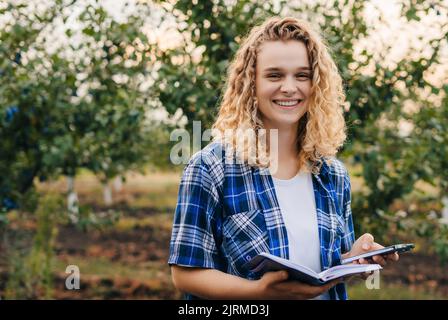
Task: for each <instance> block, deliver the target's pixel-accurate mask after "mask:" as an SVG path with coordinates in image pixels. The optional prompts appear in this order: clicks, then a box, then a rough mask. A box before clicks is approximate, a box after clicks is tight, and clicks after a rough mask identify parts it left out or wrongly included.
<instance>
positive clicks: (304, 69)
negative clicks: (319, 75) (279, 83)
mask: <svg viewBox="0 0 448 320" xmlns="http://www.w3.org/2000/svg"><path fill="white" fill-rule="evenodd" d="M296 70H301V71H311V68H309V67H305V66H303V67H297V68H296ZM269 71H283V69H282V68H279V67H269V68H266V69H264V72H269Z"/></svg>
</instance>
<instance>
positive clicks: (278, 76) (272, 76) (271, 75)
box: [268, 73, 280, 79]
mask: <svg viewBox="0 0 448 320" xmlns="http://www.w3.org/2000/svg"><path fill="white" fill-rule="evenodd" d="M268 78H273V79H277V78H280V74H278V73H271V74H268Z"/></svg>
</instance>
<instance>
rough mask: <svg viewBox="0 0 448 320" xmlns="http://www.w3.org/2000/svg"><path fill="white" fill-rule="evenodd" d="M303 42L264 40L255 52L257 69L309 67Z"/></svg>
mask: <svg viewBox="0 0 448 320" xmlns="http://www.w3.org/2000/svg"><path fill="white" fill-rule="evenodd" d="M309 67H310V64H309V60H308V52H307V48H306V46H305V44H304V43H303V42H301V41H297V40H288V41H266V42H264V43H263V44H262V45H261V46H260V49H259V51H258V54H257V69H260V70H268V69H270V70H271V69H286V70H289V69H309Z"/></svg>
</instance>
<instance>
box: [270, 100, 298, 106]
mask: <svg viewBox="0 0 448 320" xmlns="http://www.w3.org/2000/svg"><path fill="white" fill-rule="evenodd" d="M300 101H301V100H291V101H279V100H274V102H275V103H276V104H278V105H280V106H282V107H291V106H294V105H296V104H298V103H299V102H300Z"/></svg>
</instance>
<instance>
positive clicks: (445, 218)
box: [441, 197, 448, 224]
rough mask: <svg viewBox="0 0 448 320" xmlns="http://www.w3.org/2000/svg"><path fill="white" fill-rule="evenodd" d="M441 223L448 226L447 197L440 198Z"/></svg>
mask: <svg viewBox="0 0 448 320" xmlns="http://www.w3.org/2000/svg"><path fill="white" fill-rule="evenodd" d="M442 205H443V206H442V219H441V221H442V223H445V224H448V197H443V198H442Z"/></svg>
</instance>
